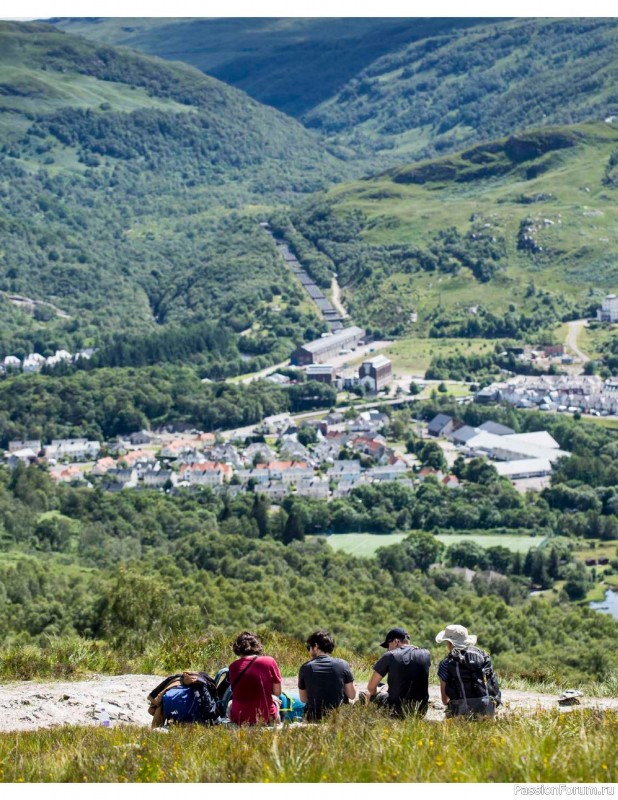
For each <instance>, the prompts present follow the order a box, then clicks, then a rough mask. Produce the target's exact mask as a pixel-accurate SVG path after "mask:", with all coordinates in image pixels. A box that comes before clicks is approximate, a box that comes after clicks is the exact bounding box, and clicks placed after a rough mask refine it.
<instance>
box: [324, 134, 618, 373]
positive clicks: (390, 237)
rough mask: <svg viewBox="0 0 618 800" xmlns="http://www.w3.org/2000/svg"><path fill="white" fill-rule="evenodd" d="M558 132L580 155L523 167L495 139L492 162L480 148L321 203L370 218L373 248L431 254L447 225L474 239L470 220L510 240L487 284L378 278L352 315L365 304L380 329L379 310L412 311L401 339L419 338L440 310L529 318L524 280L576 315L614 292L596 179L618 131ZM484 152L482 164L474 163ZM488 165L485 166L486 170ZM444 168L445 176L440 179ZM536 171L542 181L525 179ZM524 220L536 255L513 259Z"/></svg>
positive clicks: (609, 204)
mask: <svg viewBox="0 0 618 800" xmlns="http://www.w3.org/2000/svg"><path fill="white" fill-rule="evenodd" d="M560 130H561V129H558V132H560ZM564 130H566V132H567V133H569V135H571V134H573V135H574V136H575V137H576V139H575V140H576V142H577V143H576V144H575V146H573V147H569V148H566V149H561V150H557V151H554V152H547V153H545V154H541V155H539V156H538V157H536V158H534V157H533V158H531V159H529V160H528V161H526V162H524V163H513V162H510V161H509V158H508V157H507V155H506V153H505V150H504V146H505V142H506V140H500V142H499V143H498V145H497V147H498V152H497V153H496V152H494V153H492V152H491V151H492V150H494V144H492V145H491V146H488V147H487V153H486V156H485V154H484V147H483V146H479V147H477V148H472V149H471V150H469V151H464V152H462V153H460V154H456V155H454V156H451V157H448V156H447V157H445V158H443V159H438V160H435V161H429V162H423V163H421V164H420V165H412V166H409V167H401V168H397V169H393V170H390V171H388V172H386V173H384V174H382V175H380V176H378V177H376V178H373V179H370V180H366V181H361V182H357V183H352V184H345V185H341V186H338V187H335V188H334V189H333V190H332V191H331V192H330V193H329V195H327V198H328V199H330V200H331V201H333V202H334V209H335V213H337V214H344V213H346V212H355V211H358V210H360V211H361V212H362V213H363V215H364V217H365V219H364V223H363V229H362V232H361V236H362V240H363V241H364V242H365V243H367V244H368V245H372V246H381V245H399V244H410V245H414V246H418V247H424V248H426V247H428V246H430V245H431V243H432V241H433V239H434V237H435V235H436V234H437V232H438V231H440V230H444V229H446V228H449V227H451V226H454V227H456V228H457V229H458V231H459V232H460V233H461V234H464V235H469V234H471V233H472V232H473V230H474V228H473V224H472V223H471V221H470V220H471V217H472V215H476V222H475V223H474V225H475V226H476V229H477V230H479V229H480V230H489V231H490V232H491V234H492V235H494V236H496V237H503V238H504V241H505V247H506V256H505V258H503V259H502V260H501V261H500V262H499V263H500V268H499V269H498V270H497V272H496V273H495V275H494V277H493V278H492V279H491V280H490V281H489V282H487V283H479V281H478V280H476V279H475V278H474V276H473V275H472V273H471V272H470V270H469V269H467V268H466V267H464V268H461V269H460V270H459V271H458V273H457V274H455V275H451V274H446V273H441V272H424V271H420V270H417V271H413V272H412V273H411V274H404V273H402V272H394V273H393V274H389V275H386V276H384V275H382V276H381V277H380V279H379V282H376V279H375V278H374V279H373V282H371V281H367V280H366V281H364V282H357V284H356V285H355V286H353V287H347V289H346V292H347V297H348V298H350V297H351V298H354V296H355V294H357V295H358V301H359V302H358V304H357V306H362V305H363V304H364V303H365V302H366V303H367V306H368V312H367V317H368V318H369V319H368V320H367V321H373V322H374V324H378V325H380V322H381V320H380V313H381V312H380V306H383V307H384V308H386V307H389V306H390V307H393V304H395V305H397V307H398V308H399V309H400V310H401V311H402V312H403V316H404V317H405V316H406V312H408V311H412V310H413V309H416V310H417V311H418V312H419V322H418V324H412V323H411V324H410V325H409V326H408V330H409V331H410V332H411V333H414V334H415V338H417V337H419V336H421V337H422V335H423V331H426V329H427V318H428V317H429V316H430V315H431V314H432V313H433V312H434V311H435V309H436V307H437V306H441V307H442V308H443V309H446V310H452V311H459V312H460V313H463V314H464V315H466V314H469V312H467V309H468V308H469V307H471V306H475V305H478V304H479V303H481V304H483V305H484V306H485V307H486V308H488V309H489V310H491V311H492V312H493V313H495V314H504V313H505V312H506V311H507V310H508V307H509V306H510V304H514V305H515V307H516V310H517V311H518V312H519V311H522V310H523V311H526V310H527V309H529V308H530V307H531V304H532V302H536V299H535V298H532V299H530V298H527V297H526V291H527V288H528V285H529V283H530V281H533V282H534V284H535V286H536V288H537V290H539V289H543V290H546V291H549V292H551V293H553V294H555V295H557V296H561V295H562V296H563V297H564V298H565V299H566V300H567V301H574V302H576V303H578V304H579V305H580V307H586V306H587V305H588V304H590V303H594V301H595V299H596V301H597V302H598V301H600V298H601V297H602V296H603V294H604V293H605V292H607V291H610V290H615V289H616V287H617V286H618V267H617V266H616V264H617V263H618V261H617V259H616V252H615V251H616V236H617V234H618V224H617V222H616V220H617V219H618V213H617V212H618V207H617V206H618V194H617V192H616V189H614V188H612V187H608V186H606V185H604V184H603V183H602V179H603V177H604V172H605V168H606V165H607V163H608V160H609V157H610V155H611V153H612V152H613V151H614V150H615V149H616V148H617V147H618V128H617V127H615V126H613V125H609V124H605V123H598V124H596V125H593V124H590V125H582V126H575V127H574V128H570V129H564ZM532 138H534V134H533V135H532ZM479 154H480V160H481V163H480V164H478V163H474V162H475V160H477V159H479ZM484 159H485V160H486V161H487V162H488V163H483V160H484ZM445 167H446V168H447V169H448V170H449V171H450V173H451V176H450V178H441V175H442V174H443V169H444V168H445ZM535 170H538V171H539V172H540V174H538V175H537V176H536V177H528V176H529V175H530V174H531V172H534V171H535ZM543 170H544V171H543ZM484 172H485V173H489V174H483V173H484ZM424 176H425V177H427V178H428V179H427V180H425V177H424ZM421 180H422V181H423V182H420V181H421ZM416 181H419V182H416ZM539 195H540V196H541V197H543V196H544V199H541V200H540V201H538V202H530V203H525V202H522V197H523V198H535V197H537V196H539ZM524 219H531V220H532V221H533V223H534V226H535V234H534V235H535V238H536V241H537V243H538V244H539V245H540V246H541V247H542V248H543V249H542V252H539V253H536V254H531V253H529V252H525V251H521V250H518V248H517V237H518V231H519V226H520V224H521V222H522V220H524ZM544 220H551V223H553V224H550V223H544ZM378 258H379V256H378ZM377 263H378V264H379V262H377ZM371 298H374V301H373V302H372V300H371ZM375 298H379V300H378V302H375ZM361 311H362V309H361ZM561 340H562V339H561ZM409 347H412V348H413V347H414V344H413V343H411V344H410V345H409ZM404 349H405V348H404ZM407 360H409V359H408V358H407V357H406V361H407ZM421 360H422V361H424V360H425V359H419V362H420V361H421ZM419 366H420V363H419Z"/></svg>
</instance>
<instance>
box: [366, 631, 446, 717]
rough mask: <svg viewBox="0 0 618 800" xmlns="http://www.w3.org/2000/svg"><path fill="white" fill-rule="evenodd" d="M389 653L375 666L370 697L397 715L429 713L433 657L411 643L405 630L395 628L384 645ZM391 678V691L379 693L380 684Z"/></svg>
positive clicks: (370, 681)
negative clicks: (430, 676)
mask: <svg viewBox="0 0 618 800" xmlns="http://www.w3.org/2000/svg"><path fill="white" fill-rule="evenodd" d="M380 646H381V647H386V648H387V649H388V652H387V653H385V654H384V655H383V656H382V657H381V658H380V659H378V661H376V663H375V664H374V665H373V669H374V672H373V675H372V676H371V678H370V680H369V683H368V684H367V697H368V698H369V700H374V701H376V702H378V703H379V704H380V705H382V706H385V707H387V708H389V709H390V711H391V713H393V714H395V715H396V716H403V715H404V714H408V713H414V714H426V713H427V707H428V705H429V666H430V664H431V656H430V655H429V650H424V649H422V648H420V647H416V646H415V645H413V644H410V636H409V634H408V632H407V631H406V630H405V629H404V628H391V630H390V631H389V632H388V633H387V634H386V638H385V640H384V641H383V642H382V644H381V645H380ZM386 675H388V692H380V693H378V685H379V684H380V682H381V681H382V679H383V678H384V677H385V676H386Z"/></svg>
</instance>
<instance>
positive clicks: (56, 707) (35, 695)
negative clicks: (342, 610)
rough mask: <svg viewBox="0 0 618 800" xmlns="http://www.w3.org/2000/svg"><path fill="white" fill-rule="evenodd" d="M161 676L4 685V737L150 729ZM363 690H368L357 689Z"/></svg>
mask: <svg viewBox="0 0 618 800" xmlns="http://www.w3.org/2000/svg"><path fill="white" fill-rule="evenodd" d="M160 680H161V676H158V675H118V676H104V675H101V676H96V677H93V678H91V679H89V680H86V681H64V682H49V683H36V682H34V681H23V682H21V683H3V684H0V732H5V731H14V730H22V731H31V730H35V729H37V728H51V727H55V726H58V725H99V724H100V723H99V717H98V713H97V709H98V707H99V706H101V705H103V706H104V707H105V709H106V710H107V712H108V714H109V717H110V720H111V724H112V726H113V725H118V724H123V723H124V724H134V725H150V722H151V717H150V715H149V714H148V711H147V705H148V704H147V702H146V696H147V695H148V694H149V692H150V691H151V690H152V689H153V688H154V687H155V686H156V685H157V684H158V683H159V682H160ZM283 686H284V690H286V691H290V690H292V691H293V690H295V688H296V679H295V678H285V679H284V681H283ZM357 688H359V689H363V688H365V684H364V683H360V682H359V683H357ZM429 696H430V700H431V707H430V709H429V712H428V714H427V719H429V720H435V721H439V720H442V719H443V718H444V714H443V712H442V709H441V705H440V703H439V690H438V687H437V686H431V687H430V688H429ZM503 701H504V709H503V710H501V711H500V712H499V713H500V714H509V713H513V712H515V711H523V712H526V713H531V712H533V711H535V710H537V709H541V708H554V709H557V708H558V704H557V696H556V695H549V694H536V693H534V692H520V691H515V690H510V689H506V690H505V691H503ZM578 707H579V708H600V709H603V710H607V709H618V698H615V697H611V698H610V697H602V698H595V697H583V698H581V705H580V706H578Z"/></svg>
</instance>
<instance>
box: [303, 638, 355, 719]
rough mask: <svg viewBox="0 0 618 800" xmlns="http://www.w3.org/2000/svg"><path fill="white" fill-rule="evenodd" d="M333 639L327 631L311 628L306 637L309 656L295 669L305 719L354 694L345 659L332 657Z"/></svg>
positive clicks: (315, 716)
mask: <svg viewBox="0 0 618 800" xmlns="http://www.w3.org/2000/svg"><path fill="white" fill-rule="evenodd" d="M334 649H335V640H334V639H333V637H332V636H331V635H330V634H329V633H327V631H315V633H312V634H311V636H310V637H309V638H308V639H307V650H308V651H309V655H310V656H311V660H310V661H306V662H305V663H304V664H303V665H302V667H301V668H300V672H299V673H298V693H299V695H300V699H301V700H302V702H303V703H305V719H306V720H308V721H310V722H317V720H320V719H322V716H323V715H324V712H325V711H328V710H329V709H331V708H337V707H338V706H340V705H341V704H342V703H347V702H348V700H353V699H354V698H355V697H356V689H355V687H354V677H353V675H352V670H351V669H350V665H349V664H348V662H347V661H344V660H343V659H341V658H333V657H332V656H331V653H332V652H333V650H334Z"/></svg>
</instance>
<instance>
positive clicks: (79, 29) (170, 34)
mask: <svg viewBox="0 0 618 800" xmlns="http://www.w3.org/2000/svg"><path fill="white" fill-rule="evenodd" d="M50 22H53V23H54V24H55V25H56V26H57V27H58V28H60V29H62V30H64V31H67V32H69V33H76V34H79V35H81V36H85V37H86V38H89V39H93V40H95V41H97V42H102V43H109V44H120V45H125V46H127V47H133V48H135V49H136V50H141V51H142V52H144V53H148V54H151V55H157V56H161V57H162V58H167V59H170V60H174V61H185V62H186V63H188V64H191V65H192V66H194V67H197V68H198V69H200V70H202V71H203V72H206V73H208V74H209V75H213V76H214V77H216V78H219V79H220V80H222V81H225V82H226V83H229V84H231V85H232V86H236V87H237V88H239V89H242V90H243V91H245V92H247V94H249V95H250V96H251V97H254V98H255V99H256V100H259V101H260V102H262V103H267V104H268V105H271V106H274V107H275V108H278V109H280V110H281V111H284V112H285V113H286V114H290V115H291V116H295V117H300V116H301V115H302V114H304V113H305V112H307V111H309V110H310V109H311V108H314V107H315V106H317V105H319V104H320V103H322V102H324V101H326V100H328V98H330V97H331V96H332V95H334V94H335V93H336V92H338V91H339V90H340V89H342V88H343V87H344V85H345V84H346V83H347V81H349V80H351V79H353V78H354V77H355V75H357V74H358V73H359V72H360V71H361V70H363V69H364V68H365V67H367V66H369V64H371V63H372V62H373V61H375V60H376V59H377V58H379V57H380V56H382V55H385V54H386V53H390V52H392V51H393V50H397V49H399V48H400V47H402V46H404V45H407V44H409V43H410V42H414V41H417V40H419V39H425V38H427V37H429V36H436V35H438V34H448V33H450V32H451V31H453V30H461V29H463V28H467V27H469V26H473V25H478V24H479V23H480V22H481V20H477V19H471V18H470V19H468V18H459V19H448V18H436V19H432V18H411V19H410V18H407V19H397V18H389V19H379V18H377V19H376V18H344V19H341V18H337V17H332V18H330V17H329V18H328V19H321V18H289V17H286V18H272V19H269V18H229V19H199V18H181V19H177V18H171V19H170V18H125V17H122V18H117V17H116V18H114V17H86V18H71V17H69V18H56V19H53V20H50Z"/></svg>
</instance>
